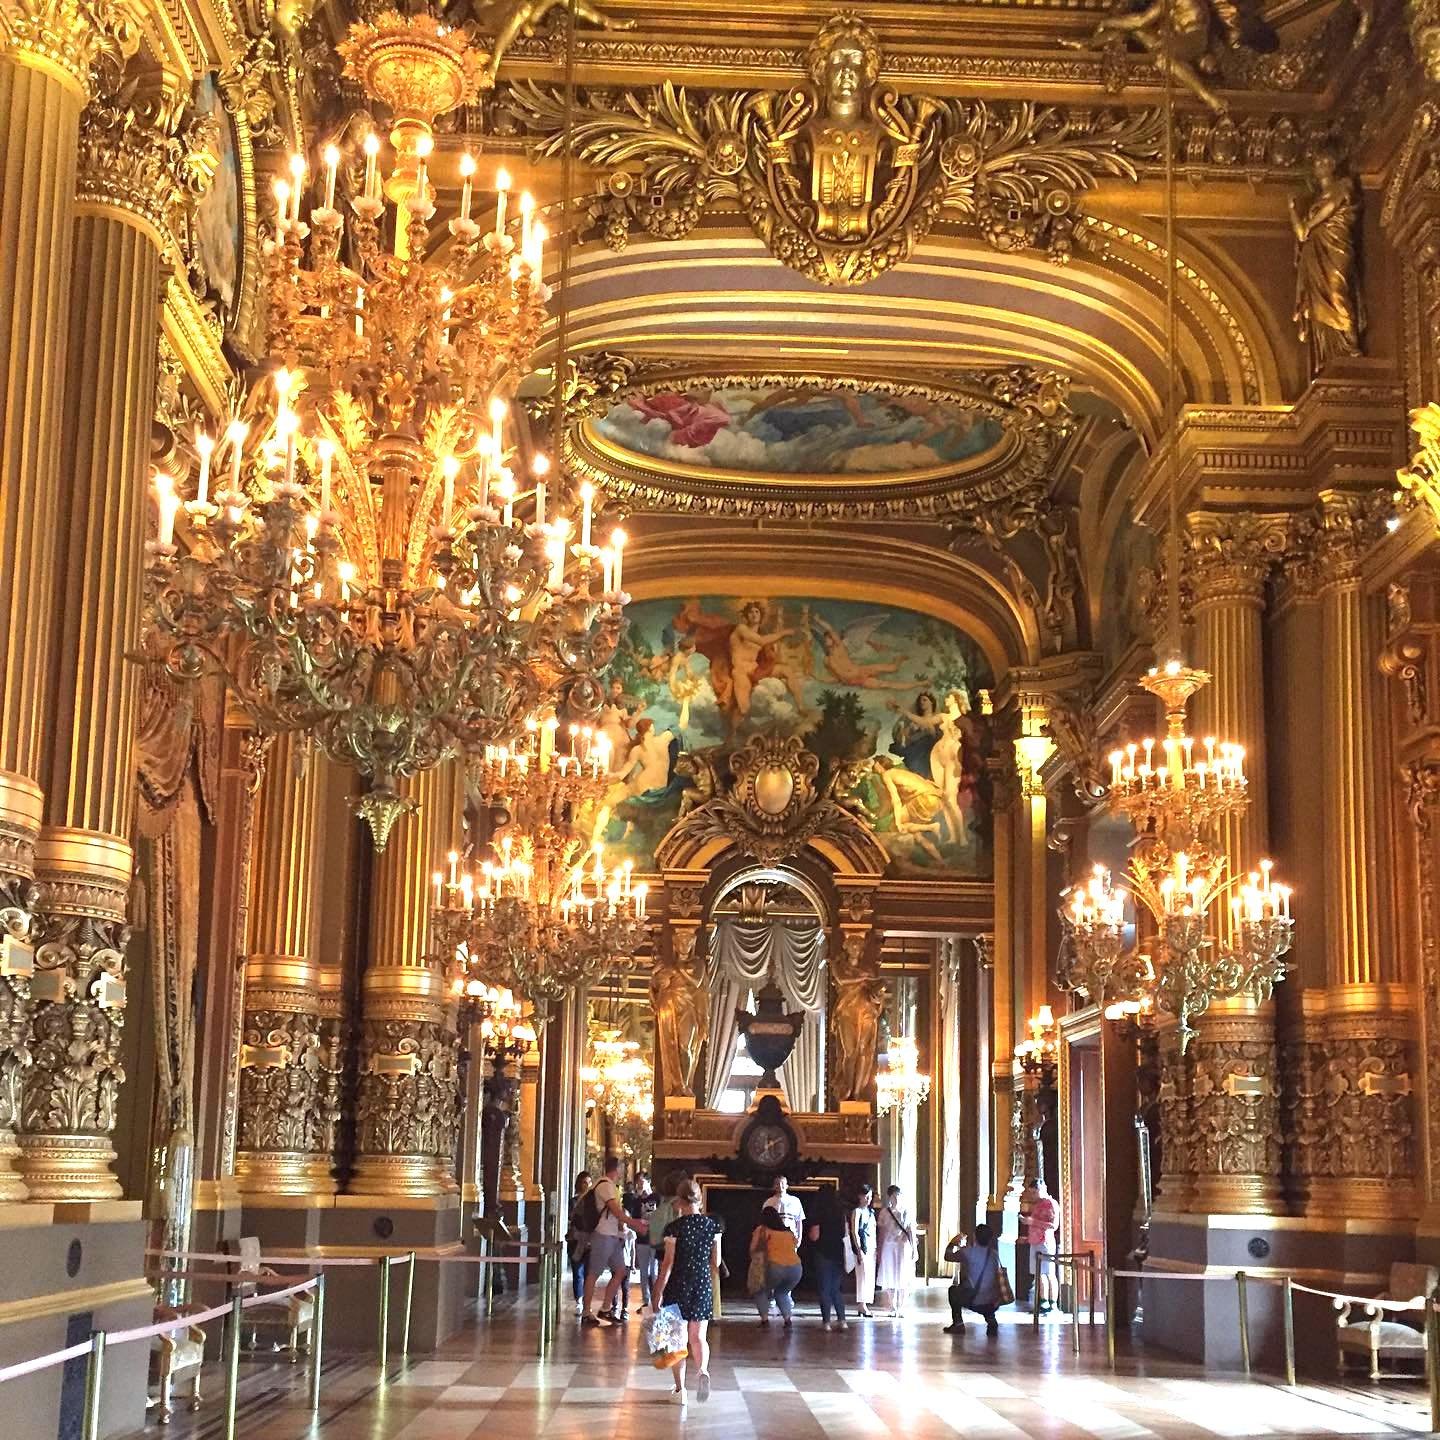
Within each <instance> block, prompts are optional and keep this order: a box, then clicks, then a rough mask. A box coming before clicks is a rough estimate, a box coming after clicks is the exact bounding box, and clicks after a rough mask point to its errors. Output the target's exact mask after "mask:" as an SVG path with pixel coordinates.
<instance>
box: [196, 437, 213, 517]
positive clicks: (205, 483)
mask: <svg viewBox="0 0 1440 1440" xmlns="http://www.w3.org/2000/svg"><path fill="white" fill-rule="evenodd" d="M195 450H196V453H197V454H198V455H199V456H200V478H199V479H198V480H197V481H196V482H195V503H196V504H197V505H204V504H205V503H206V501H208V500H209V498H210V457H211V456H212V455H213V454H214V453H215V442H214V441H213V440H212V439H211V438H210V437H209V435H207V434H206V433H205V432H204V431H203V430H202V431H201V432H200V433H199V434H198V435H197V436H196V437H195Z"/></svg>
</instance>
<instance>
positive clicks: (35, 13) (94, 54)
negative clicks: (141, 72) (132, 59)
mask: <svg viewBox="0 0 1440 1440" xmlns="http://www.w3.org/2000/svg"><path fill="white" fill-rule="evenodd" d="M138 43H139V36H138V34H137V33H136V31H135V28H134V26H133V23H132V22H131V20H130V19H129V17H128V16H127V15H126V14H125V12H124V11H123V10H122V9H121V7H119V6H115V5H110V4H107V3H105V0H0V51H11V52H13V53H15V54H17V55H19V56H21V57H22V58H24V59H28V60H29V62H30V63H31V64H34V65H36V66H37V67H39V68H41V69H45V70H48V71H50V72H51V73H52V74H59V75H63V76H64V77H65V79H66V80H67V81H68V83H69V84H70V86H71V87H72V88H73V89H74V90H76V91H78V92H79V93H80V94H81V95H88V93H89V90H90V82H91V74H92V71H93V69H94V67H95V65H96V64H97V62H98V61H100V60H101V59H103V58H111V59H118V58H119V57H120V56H121V54H123V53H133V52H134V50H135V48H136V46H137V45H138Z"/></svg>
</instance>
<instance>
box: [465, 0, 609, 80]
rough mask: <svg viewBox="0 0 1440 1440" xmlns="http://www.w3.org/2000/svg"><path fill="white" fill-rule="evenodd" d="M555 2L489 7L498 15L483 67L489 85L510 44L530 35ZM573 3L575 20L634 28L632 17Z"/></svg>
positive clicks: (583, 0)
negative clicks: (615, 14)
mask: <svg viewBox="0 0 1440 1440" xmlns="http://www.w3.org/2000/svg"><path fill="white" fill-rule="evenodd" d="M564 3H565V4H566V5H568V3H569V0H564ZM557 5H562V0H508V3H504V4H497V5H495V6H493V7H492V8H493V9H494V10H495V11H496V12H497V16H498V19H497V20H496V22H494V29H495V43H494V47H493V48H492V49H491V52H490V63H489V65H488V66H487V67H486V69H487V71H488V73H489V76H490V85H491V87H492V88H493V86H494V84H495V81H496V79H497V78H498V77H499V74H500V63H501V61H503V60H504V58H505V56H506V55H507V54H508V53H509V50H510V47H511V46H512V45H513V44H514V43H515V42H516V40H518V39H519V38H520V36H521V35H533V34H534V33H535V29H536V27H537V26H538V25H539V24H540V22H541V21H542V20H544V19H545V17H546V16H547V15H549V13H550V12H551V11H552V10H554V9H555V8H556V6H557ZM574 5H575V18H576V20H583V21H584V22H585V23H586V24H587V25H598V26H599V27H600V28H601V29H602V30H633V29H634V28H635V22H634V21H633V20H616V19H614V18H612V17H611V16H609V15H606V14H605V12H604V11H603V10H600V9H597V8H596V7H595V6H594V5H592V4H590V0H574ZM482 23H484V24H485V25H486V26H487V28H488V25H489V23H490V19H489V16H486V17H485V19H484V21H482Z"/></svg>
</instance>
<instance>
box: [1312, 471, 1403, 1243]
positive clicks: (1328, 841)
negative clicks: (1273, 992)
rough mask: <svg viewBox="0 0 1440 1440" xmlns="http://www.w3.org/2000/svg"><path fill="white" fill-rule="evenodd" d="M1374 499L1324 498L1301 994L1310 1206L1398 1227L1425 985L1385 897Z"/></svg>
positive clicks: (1388, 872) (1387, 771) (1387, 874)
mask: <svg viewBox="0 0 1440 1440" xmlns="http://www.w3.org/2000/svg"><path fill="white" fill-rule="evenodd" d="M1379 498H1380V497H1379V494H1377V493H1372V492H1349V491H1328V492H1326V493H1325V494H1323V495H1322V497H1321V526H1320V535H1319V551H1318V557H1317V564H1318V579H1319V587H1320V623H1321V636H1322V644H1321V657H1322V660H1321V686H1322V692H1323V694H1322V712H1321V732H1322V733H1321V737H1320V742H1321V764H1320V766H1319V780H1320V784H1321V787H1322V794H1323V801H1322V809H1323V813H1324V851H1323V865H1324V885H1325V893H1324V897H1323V902H1324V903H1323V909H1324V925H1325V937H1324V938H1325V985H1324V988H1323V989H1311V990H1307V991H1306V993H1305V995H1304V1006H1303V1019H1302V1029H1303V1033H1304V1037H1305V1040H1306V1041H1307V1042H1309V1043H1307V1044H1305V1045H1303V1046H1302V1047H1301V1048H1300V1051H1299V1053H1300V1055H1301V1057H1302V1058H1303V1059H1305V1060H1306V1061H1308V1065H1307V1067H1306V1072H1305V1074H1304V1075H1302V1077H1301V1080H1300V1089H1301V1092H1302V1094H1303V1095H1304V1096H1305V1097H1307V1098H1308V1100H1309V1101H1310V1102H1311V1103H1310V1104H1309V1105H1308V1106H1307V1107H1306V1113H1307V1116H1308V1118H1309V1121H1310V1124H1309V1125H1308V1126H1307V1134H1306V1140H1307V1141H1308V1144H1307V1146H1306V1149H1307V1150H1308V1152H1309V1153H1308V1154H1307V1155H1306V1156H1304V1157H1303V1158H1304V1162H1305V1170H1306V1172H1307V1175H1308V1199H1307V1204H1306V1210H1307V1212H1308V1213H1310V1214H1313V1215H1327V1216H1336V1217H1342V1216H1343V1217H1352V1218H1353V1217H1357V1216H1365V1217H1374V1218H1377V1219H1392V1220H1394V1219H1402V1218H1404V1217H1407V1216H1411V1215H1414V1214H1416V1213H1417V1211H1418V1208H1419V1200H1418V1195H1417V1192H1416V1165H1415V1156H1414V1153H1413V1151H1414V1140H1413V1132H1414V1129H1415V1114H1414V1101H1413V1099H1412V1094H1411V1092H1412V1089H1413V1088H1414V1087H1413V1086H1412V1082H1411V1077H1412V1075H1415V1074H1416V1073H1417V1063H1418V1055H1417V1053H1416V1048H1415V1028H1416V1020H1417V1017H1416V1006H1417V990H1416V986H1415V984H1414V977H1413V976H1411V975H1407V974H1405V973H1403V971H1402V952H1401V950H1400V948H1399V947H1398V946H1397V945H1396V944H1395V939H1394V935H1393V933H1392V926H1391V923H1390V920H1391V916H1390V911H1389V909H1388V896H1389V894H1390V891H1391V886H1392V884H1393V874H1394V864H1393V840H1392V836H1391V833H1390V815H1389V811H1388V808H1387V806H1386V803H1385V802H1386V797H1387V795H1388V793H1389V789H1390V775H1391V774H1392V773H1393V765H1392V763H1391V761H1390V758H1389V754H1388V749H1387V748H1385V747H1387V746H1388V737H1389V732H1388V727H1387V726H1386V725H1385V724H1384V723H1383V720H1382V716H1383V714H1384V708H1383V704H1382V697H1381V695H1380V694H1379V693H1378V692H1379V687H1380V683H1381V682H1380V678H1379V674H1378V670H1377V660H1378V659H1379V655H1380V649H1381V637H1380V635H1379V633H1378V631H1379V626H1378V623H1377V617H1376V616H1375V615H1374V613H1373V610H1372V606H1374V605H1376V604H1377V603H1378V602H1376V601H1373V600H1371V599H1370V598H1368V597H1367V596H1366V595H1365V593H1364V590H1363V587H1362V582H1361V573H1360V569H1361V561H1362V559H1363V557H1364V554H1365V552H1366V550H1367V549H1368V548H1369V546H1370V545H1371V544H1372V543H1373V542H1374V540H1375V539H1376V538H1377V537H1378V535H1379V534H1380V533H1381V531H1380V524H1381V523H1382V522H1383V519H1384V511H1383V510H1382V509H1380V508H1379V507H1378V506H1377V503H1376V501H1377V499H1379Z"/></svg>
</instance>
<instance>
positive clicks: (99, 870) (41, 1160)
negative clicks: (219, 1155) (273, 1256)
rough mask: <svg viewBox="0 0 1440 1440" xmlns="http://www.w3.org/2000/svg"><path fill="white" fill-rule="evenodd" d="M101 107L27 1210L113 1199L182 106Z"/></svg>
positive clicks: (30, 1105) (64, 528)
mask: <svg viewBox="0 0 1440 1440" xmlns="http://www.w3.org/2000/svg"><path fill="white" fill-rule="evenodd" d="M132 79H133V80H134V82H135V88H134V89H133V90H132V89H128V88H117V89H116V91H115V92H114V93H107V94H104V95H97V97H96V98H95V100H94V102H93V103H92V104H91V106H90V107H89V108H88V109H87V110H86V111H85V112H84V115H83V116H82V119H81V127H80V136H79V158H80V163H79V168H78V171H77V174H76V177H75V179H76V184H77V186H78V189H77V196H76V202H75V220H74V256H73V270H72V286H71V290H72V298H71V304H70V306H69V312H68V316H67V321H68V325H69V335H68V340H67V342H66V381H65V393H66V404H65V410H64V419H63V424H62V443H61V446H60V451H59V458H60V463H61V473H62V474H63V477H64V501H63V504H61V503H60V502H59V500H58V494H57V500H56V503H55V504H54V505H53V506H52V508H51V509H50V512H49V513H50V515H52V516H58V517H61V520H62V523H61V524H59V526H58V527H57V528H58V529H59V535H58V539H57V545H56V553H55V575H54V577H53V583H54V592H53V600H52V607H51V616H50V623H49V627H48V631H47V633H46V636H45V643H46V644H47V645H48V646H49V649H50V652H51V656H52V660H51V668H50V675H49V689H48V694H47V714H48V717H50V727H51V728H50V733H49V734H48V735H47V737H46V744H45V747H44V760H43V771H42V781H43V784H44V787H45V792H46V803H45V816H46V825H45V827H44V829H43V830H42V832H41V835H40V839H39V842H38V844H37V846H36V871H37V878H38V880H39V882H40V885H41V890H42V895H41V901H40V908H39V912H38V915H37V921H36V934H37V940H38V942H39V943H38V948H37V953H36V967H37V971H36V977H35V981H34V982H33V987H32V988H33V993H34V996H35V1013H34V1016H33V1017H32V1021H31V1028H32V1036H33V1042H34V1043H33V1046H32V1049H33V1052H34V1057H35V1063H34V1065H33V1067H32V1068H31V1071H30V1073H29V1076H28V1077H27V1081H26V1094H25V1101H24V1107H23V1116H22V1120H23V1130H22V1134H21V1140H20V1145H21V1151H22V1162H21V1163H22V1168H23V1169H24V1172H25V1175H26V1182H27V1185H28V1188H29V1190H30V1193H31V1195H32V1197H33V1198H36V1199H56V1200H60V1199H72V1200H79V1199H91V1198H103V1197H105V1196H112V1195H118V1194H119V1193H120V1192H119V1185H118V1183H117V1182H116V1181H115V1179H114V1177H113V1176H112V1175H111V1173H110V1169H109V1164H110V1160H111V1159H112V1158H113V1150H112V1148H111V1144H110V1139H109V1135H110V1131H111V1130H112V1128H113V1126H114V1109H115V1098H116V1093H117V1092H118V1089H119V1085H120V1083H121V1081H122V1080H123V1078H124V1077H123V1073H122V1071H121V1068H120V1059H119V1042H120V1032H121V1026H122V1023H123V1018H124V1005H125V986H124V979H123V977H124V971H125V947H126V943H127V940H128V929H127V926H126V923H125V914H126V908H127V898H128V892H129V885H130V878H131V870H132V859H133V857H132V855H131V850H130V836H131V826H132V822H133V818H134V807H135V796H134V785H135V781H134V757H133V753H132V751H133V743H134V737H135V730H136V719H137V710H138V701H139V679H140V677H139V672H138V670H137V668H136V666H135V665H134V664H133V663H132V662H131V661H129V660H127V658H126V655H127V652H130V651H131V650H133V648H134V647H135V644H136V641H137V638H138V622H139V609H140V602H141V593H142V565H143V545H144V531H145V470H146V464H147V460H148V456H149V446H150V432H151V415H152V412H153V409H154V399H155V360H156V342H157V337H158V331H159V300H160V254H161V247H162V243H163V241H162V232H163V228H164V226H165V224H166V215H167V212H168V209H169V207H170V205H171V204H172V203H173V202H174V200H175V198H176V195H177V187H178V186H179V184H180V180H179V175H180V161H181V156H182V154H183V151H184V147H183V145H181V143H180V142H179V141H178V140H177V138H176V136H177V132H178V129H179V119H180V110H179V108H178V107H179V106H180V104H181V102H180V101H179V100H178V99H176V98H174V97H173V96H171V95H169V94H167V93H165V91H164V90H163V88H160V86H159V82H158V81H151V82H150V83H149V85H148V86H147V84H146V83H145V77H140V76H134V77H132Z"/></svg>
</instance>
